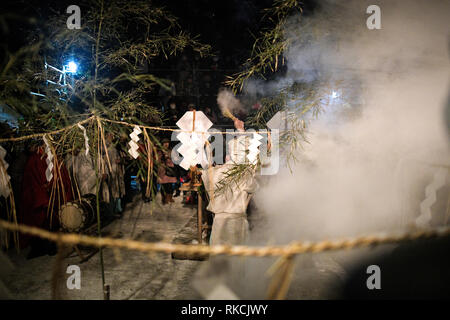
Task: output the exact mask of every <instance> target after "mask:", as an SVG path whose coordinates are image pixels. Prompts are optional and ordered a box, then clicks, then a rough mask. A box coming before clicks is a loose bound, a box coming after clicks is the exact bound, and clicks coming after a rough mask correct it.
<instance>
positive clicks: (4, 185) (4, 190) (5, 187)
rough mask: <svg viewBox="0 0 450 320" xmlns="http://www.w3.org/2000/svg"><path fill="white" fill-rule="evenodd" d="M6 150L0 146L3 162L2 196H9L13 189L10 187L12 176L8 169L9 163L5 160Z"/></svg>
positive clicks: (0, 192) (0, 173) (0, 191)
mask: <svg viewBox="0 0 450 320" xmlns="http://www.w3.org/2000/svg"><path fill="white" fill-rule="evenodd" d="M5 156H6V150H5V149H3V147H2V146H0V161H1V162H2V163H3V165H2V166H0V196H4V197H5V198H7V197H8V196H9V195H10V194H11V189H10V188H9V180H10V176H9V175H8V172H7V171H6V170H7V169H8V166H9V165H8V163H7V162H6V161H5Z"/></svg>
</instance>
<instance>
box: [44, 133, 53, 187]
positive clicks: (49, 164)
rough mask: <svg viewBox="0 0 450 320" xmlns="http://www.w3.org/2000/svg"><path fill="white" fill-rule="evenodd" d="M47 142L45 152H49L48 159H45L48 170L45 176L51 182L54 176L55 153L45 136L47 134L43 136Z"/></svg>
mask: <svg viewBox="0 0 450 320" xmlns="http://www.w3.org/2000/svg"><path fill="white" fill-rule="evenodd" d="M42 139H43V140H44V143H45V153H46V154H47V159H46V160H45V161H46V162H47V170H45V177H46V178H47V181H48V182H50V181H51V180H52V178H53V153H52V150H51V149H50V144H49V143H48V141H47V139H46V138H45V135H44V136H43V137H42Z"/></svg>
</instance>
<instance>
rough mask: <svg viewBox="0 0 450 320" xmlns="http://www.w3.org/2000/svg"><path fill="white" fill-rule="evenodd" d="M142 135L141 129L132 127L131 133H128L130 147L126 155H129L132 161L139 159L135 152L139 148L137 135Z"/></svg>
mask: <svg viewBox="0 0 450 320" xmlns="http://www.w3.org/2000/svg"><path fill="white" fill-rule="evenodd" d="M141 133H142V131H141V128H139V127H138V126H134V129H133V132H132V133H130V138H131V140H130V142H128V144H129V145H130V149H128V153H129V154H131V156H132V157H133V158H134V159H137V157H139V153H138V152H137V150H138V149H139V146H138V144H137V142H138V141H139V135H140V134H141Z"/></svg>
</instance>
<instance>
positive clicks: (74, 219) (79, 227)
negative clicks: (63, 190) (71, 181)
mask: <svg viewBox="0 0 450 320" xmlns="http://www.w3.org/2000/svg"><path fill="white" fill-rule="evenodd" d="M96 208H97V207H96V197H95V195H86V196H83V197H82V198H81V202H80V201H72V202H67V203H66V204H64V205H62V206H61V208H60V209H59V221H60V224H61V227H62V229H63V230H64V231H67V232H80V231H83V230H85V229H86V228H88V227H90V226H91V225H93V224H94V223H95V222H96V221H97V214H96V213H97V210H96Z"/></svg>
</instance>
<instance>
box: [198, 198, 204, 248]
mask: <svg viewBox="0 0 450 320" xmlns="http://www.w3.org/2000/svg"><path fill="white" fill-rule="evenodd" d="M197 199H198V201H197V202H198V207H197V225H198V243H199V244H202V231H203V230H202V228H203V221H202V220H203V211H202V210H203V199H202V195H201V194H200V192H199V190H197Z"/></svg>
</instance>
